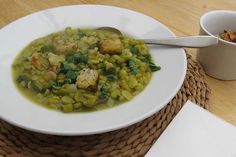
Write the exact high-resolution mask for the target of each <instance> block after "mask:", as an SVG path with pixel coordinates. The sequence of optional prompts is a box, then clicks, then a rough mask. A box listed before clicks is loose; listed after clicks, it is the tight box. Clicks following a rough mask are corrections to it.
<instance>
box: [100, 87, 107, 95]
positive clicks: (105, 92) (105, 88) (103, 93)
mask: <svg viewBox="0 0 236 157" xmlns="http://www.w3.org/2000/svg"><path fill="white" fill-rule="evenodd" d="M100 91H101V93H102V95H107V94H108V88H107V86H106V85H102V86H101V88H100Z"/></svg>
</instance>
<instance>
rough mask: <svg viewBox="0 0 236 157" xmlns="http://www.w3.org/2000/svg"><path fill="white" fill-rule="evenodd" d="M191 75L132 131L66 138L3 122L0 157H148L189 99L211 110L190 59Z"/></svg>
mask: <svg viewBox="0 0 236 157" xmlns="http://www.w3.org/2000/svg"><path fill="white" fill-rule="evenodd" d="M187 57H188V71H187V76H186V78H185V81H184V84H183V86H182V88H181V89H180V90H179V92H178V93H177V95H176V96H175V97H174V98H173V99H172V101H171V102H170V103H169V104H168V105H167V106H166V107H164V108H163V109H162V110H160V111H159V112H158V113H156V114H155V115H153V116H151V117H150V118H147V119H145V120H144V121H142V122H139V123H137V124H134V125H132V126H130V127H127V128H124V129H121V130H117V131H113V132H109V133H104V134H99V135H92V136H76V137H62V136H51V135H43V134H38V133H33V132H30V131H26V130H24V129H21V128H17V127H15V126H12V125H10V124H7V123H6V122H3V121H0V156H7V157H85V156H86V157H87V156H89V157H118V156H119V157H138V156H140V157H141V156H144V155H145V154H146V152H147V151H148V150H149V148H150V147H151V146H152V144H153V143H154V142H155V141H156V140H157V139H158V137H159V136H160V134H161V133H162V132H163V131H164V130H165V128H166V127H167V125H168V124H169V123H170V121H171V120H172V119H173V118H174V117H175V115H176V114H177V113H178V112H179V110H180V109H181V107H182V106H183V104H184V103H185V102H186V101H187V100H188V99H189V100H191V101H192V102H194V103H197V104H199V105H200V106H202V107H204V108H206V109H208V108H209V106H208V100H209V96H208V95H209V93H210V92H209V88H208V86H207V84H206V82H205V79H204V72H203V70H202V68H201V66H200V65H199V64H198V63H196V62H194V61H193V60H192V59H191V57H190V56H189V55H188V56H187Z"/></svg>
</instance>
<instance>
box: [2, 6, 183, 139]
mask: <svg viewBox="0 0 236 157" xmlns="http://www.w3.org/2000/svg"><path fill="white" fill-rule="evenodd" d="M67 26H72V27H101V26H111V27H116V28H118V29H119V30H121V31H122V32H125V33H128V34H130V35H132V36H133V37H135V38H155V37H172V36H174V34H173V33H172V32H171V31H170V30H169V29H168V28H167V27H166V26H164V25H163V24H161V23H160V22H158V21H156V20H155V19H153V18H151V17H148V16H146V15H143V14H141V13H138V12H134V11H131V10H127V9H122V8H117V7H111V6H101V5H74V6H65V7H59V8H54V9H49V10H44V11H40V12H37V13H34V14H31V15H28V16H26V17H23V18H21V19H19V20H17V21H15V22H13V23H11V24H9V25H7V26H6V27H4V28H2V29H1V31H0V52H1V53H0V82H1V87H0V118H1V119H3V120H5V121H7V122H9V123H11V124H14V125H16V126H19V127H22V128H25V129H28V130H31V131H36V132H41V133H46V134H54V135H68V136H69V135H70V136H72V135H87V134H96V133H102V132H107V131H111V130H115V129H119V128H123V127H126V126H129V125H131V124H134V123H136V122H139V121H141V120H143V119H145V118H147V117H149V116H151V115H152V114H154V113H156V112H157V111H159V110H160V109H161V108H162V107H163V106H165V105H166V104H167V103H168V102H169V101H170V100H171V99H172V98H173V97H174V95H175V94H176V93H177V91H178V90H179V89H180V87H181V85H182V83H183V80H184V77H185V74H186V65H187V63H186V56H185V52H184V50H183V49H180V48H167V47H156V48H150V52H151V54H152V56H153V58H154V61H155V62H156V64H157V65H160V66H161V67H162V70H161V71H159V72H156V73H154V75H153V77H152V79H151V81H150V83H149V84H148V86H147V87H146V88H145V90H144V91H143V92H142V93H141V94H139V95H138V96H136V97H135V98H134V99H133V100H132V101H130V102H127V103H125V104H122V105H120V106H118V107H114V108H110V109H106V110H103V111H98V112H90V113H72V114H65V113H61V112H57V111H52V110H48V109H46V108H44V107H41V106H39V105H35V104H33V103H32V102H31V101H29V100H28V99H27V98H25V97H24V96H22V95H21V93H19V91H18V90H16V88H15V86H14V84H13V79H12V75H11V64H12V62H13V60H14V58H15V57H16V55H17V54H18V53H19V52H20V51H21V50H22V49H23V48H24V47H25V46H26V45H27V44H29V43H30V42H31V41H32V40H34V39H36V38H39V37H41V36H45V35H47V34H49V33H52V32H56V31H60V30H63V29H64V28H65V27H67Z"/></svg>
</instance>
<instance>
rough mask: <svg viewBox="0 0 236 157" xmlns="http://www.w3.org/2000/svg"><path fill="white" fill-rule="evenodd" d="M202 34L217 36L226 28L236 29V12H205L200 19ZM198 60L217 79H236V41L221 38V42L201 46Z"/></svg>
mask: <svg viewBox="0 0 236 157" xmlns="http://www.w3.org/2000/svg"><path fill="white" fill-rule="evenodd" d="M200 27H201V28H200V35H211V36H217V35H218V34H220V33H223V32H224V30H233V31H236V12H234V11H226V10H216V11H210V12H207V13H205V14H204V15H203V16H202V17H201V19H200ZM197 60H198V61H199V62H200V63H201V65H202V66H203V68H204V70H205V72H206V73H207V74H208V75H210V76H212V77H214V78H217V79H221V80H235V79H236V43H232V42H228V41H225V40H223V39H219V44H218V45H215V46H210V47H207V48H201V49H199V50H198V53H197Z"/></svg>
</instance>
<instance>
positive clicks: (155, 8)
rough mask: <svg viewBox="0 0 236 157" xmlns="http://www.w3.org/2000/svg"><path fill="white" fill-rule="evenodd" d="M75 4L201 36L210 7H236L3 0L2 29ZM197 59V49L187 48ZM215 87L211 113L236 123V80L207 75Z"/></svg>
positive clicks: (166, 1)
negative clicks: (119, 11)
mask: <svg viewBox="0 0 236 157" xmlns="http://www.w3.org/2000/svg"><path fill="white" fill-rule="evenodd" d="M71 4H105V5H113V6H119V7H124V8H129V9H132V10H136V11H139V12H142V13H144V14H146V15H149V16H152V17H154V18H155V19H157V20H159V21H160V22H162V23H164V24H165V25H167V26H168V27H169V28H170V29H171V30H172V31H173V32H174V33H176V35H178V36H181V35H197V34H198V31H199V24H198V23H199V18H200V16H201V15H202V14H203V13H205V12H207V11H210V10H216V9H222V10H236V1H235V0H116V1H115V0H0V28H1V27H3V26H5V25H7V24H8V23H10V22H12V21H14V20H16V19H18V18H20V17H22V16H25V15H27V14H30V13H33V12H35V11H39V10H42V9H46V8H51V7H57V6H62V5H71ZM187 51H188V52H189V53H190V54H191V55H192V56H193V57H194V58H195V56H196V50H195V49H188V50H187ZM206 79H207V82H208V84H209V86H210V88H211V90H212V93H211V98H210V105H211V109H210V110H211V112H213V113H214V114H216V115H218V116H220V117H222V118H223V119H225V120H226V121H228V122H230V123H231V124H234V125H235V126H236V81H220V80H216V79H214V78H211V77H208V76H207V78H206Z"/></svg>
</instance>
